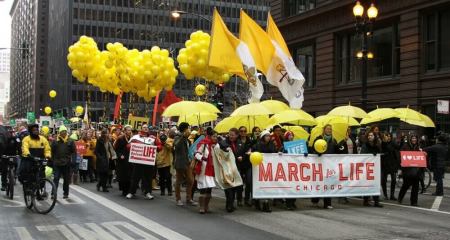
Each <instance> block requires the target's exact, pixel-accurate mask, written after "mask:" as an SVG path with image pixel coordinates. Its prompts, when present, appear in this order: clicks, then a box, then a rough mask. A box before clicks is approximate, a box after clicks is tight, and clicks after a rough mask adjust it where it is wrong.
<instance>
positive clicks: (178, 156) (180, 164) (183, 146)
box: [173, 136, 190, 170]
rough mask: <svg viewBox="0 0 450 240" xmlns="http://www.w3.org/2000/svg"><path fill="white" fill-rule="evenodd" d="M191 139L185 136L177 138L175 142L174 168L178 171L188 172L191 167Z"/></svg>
mask: <svg viewBox="0 0 450 240" xmlns="http://www.w3.org/2000/svg"><path fill="white" fill-rule="evenodd" d="M189 146H190V142H189V139H188V138H187V137H185V136H177V137H176V138H175V140H174V144H173V148H174V154H173V157H174V167H175V169H177V170H186V169H187V168H188V166H189V163H190V161H189Z"/></svg>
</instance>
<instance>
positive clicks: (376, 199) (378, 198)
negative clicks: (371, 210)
mask: <svg viewBox="0 0 450 240" xmlns="http://www.w3.org/2000/svg"><path fill="white" fill-rule="evenodd" d="M372 198H373V201H374V202H375V204H379V203H380V196H372ZM369 200H370V196H365V197H364V202H365V203H368V202H369Z"/></svg>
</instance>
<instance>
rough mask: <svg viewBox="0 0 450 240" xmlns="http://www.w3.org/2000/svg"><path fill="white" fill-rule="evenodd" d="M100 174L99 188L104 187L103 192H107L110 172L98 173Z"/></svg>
mask: <svg viewBox="0 0 450 240" xmlns="http://www.w3.org/2000/svg"><path fill="white" fill-rule="evenodd" d="M97 174H98V183H97V186H99V187H102V188H103V190H106V183H107V182H108V172H104V171H102V172H97Z"/></svg>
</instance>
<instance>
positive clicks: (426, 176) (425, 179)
mask: <svg viewBox="0 0 450 240" xmlns="http://www.w3.org/2000/svg"><path fill="white" fill-rule="evenodd" d="M432 179H433V177H432V175H431V171H430V169H428V168H425V171H424V173H423V182H424V183H425V185H424V188H423V190H427V189H428V188H429V187H430V185H431V180H432ZM396 185H397V187H398V188H401V187H402V185H403V177H402V174H397V183H396Z"/></svg>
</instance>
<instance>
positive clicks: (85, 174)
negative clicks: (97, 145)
mask: <svg viewBox="0 0 450 240" xmlns="http://www.w3.org/2000/svg"><path fill="white" fill-rule="evenodd" d="M83 158H84V159H87V160H88V169H87V170H80V171H79V172H80V179H81V181H83V182H87V181H88V178H89V180H94V179H95V173H94V167H93V164H94V162H93V158H92V157H83Z"/></svg>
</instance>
